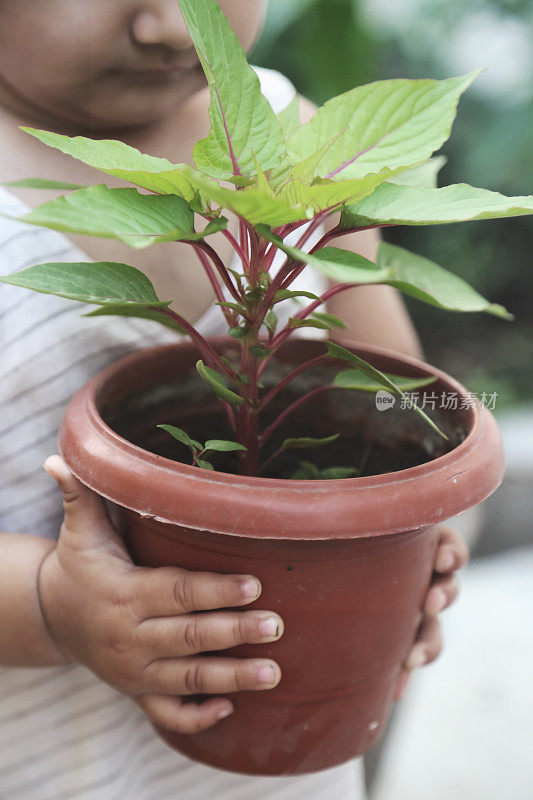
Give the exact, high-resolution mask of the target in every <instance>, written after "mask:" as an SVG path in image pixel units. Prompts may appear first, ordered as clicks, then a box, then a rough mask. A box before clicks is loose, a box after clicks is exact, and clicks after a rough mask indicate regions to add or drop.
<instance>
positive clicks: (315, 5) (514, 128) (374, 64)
mask: <svg viewBox="0 0 533 800" xmlns="http://www.w3.org/2000/svg"><path fill="white" fill-rule="evenodd" d="M485 31H487V34H486V35H487V42H488V39H489V37H492V46H493V47H494V42H496V45H497V46H498V45H499V44H500V42H499V38H498V37H499V33H498V32H499V31H501V37H500V38H501V40H502V46H503V45H505V46H506V47H507V56H508V59H509V60H510V61H512V59H513V53H512V49H513V40H512V39H511V40H510V41H507V42H504V37H506V36H507V37H509V36H514V37H515V39H516V47H515V50H516V52H515V53H514V56H515V58H518V57H519V56H518V55H517V53H518V52H519V51H520V47H519V46H520V44H521V43H523V42H524V41H525V42H527V41H529V44H530V45H531V42H533V3H532V2H531V0H434V2H431V3H428V2H424V0H408V2H405V3H404V4H398V3H397V0H290V2H287V0H270V3H269V9H268V17H267V24H266V26H265V31H264V33H263V36H262V38H261V40H260V42H259V43H258V44H257V46H256V49H255V51H254V53H253V54H252V61H253V63H256V64H259V65H261V66H266V67H271V68H273V69H278V70H280V71H281V72H283V73H284V74H285V75H287V76H288V77H289V78H290V79H291V80H292V81H293V83H294V84H295V86H296V87H297V88H298V90H299V91H300V92H301V93H302V94H304V95H306V96H307V97H309V98H310V99H311V100H313V101H315V102H316V103H323V102H324V101H325V100H327V99H328V98H329V97H331V96H333V95H335V94H339V93H340V92H342V91H347V90H349V89H351V88H353V87H354V86H356V85H359V84H362V83H367V82H369V81H372V80H378V79H382V78H390V77H411V78H419V77H428V76H430V77H435V78H442V77H447V76H449V75H453V74H459V73H461V72H466V71H468V70H469V69H472V68H475V66H479V65H480V63H481V65H483V61H484V60H485V57H486V55H487V52H484V48H482V51H481V52H470V51H471V50H475V47H476V46H477V47H479V44H480V38H479V37H480V36H481V45H483V37H484V35H485ZM470 34H471V36H472V37H474V38H472V39H471V41H470V40H469V35H470ZM476 36H477V39H476V38H475V37H476ZM486 49H487V51H488V50H489V49H490V48H489V43H487V48H486ZM502 53H503V55H502ZM505 53H506V50H505V47H504V49H503V50H502V51H498V52H497V54H496V55H493V59H492V61H493V63H491V64H489V67H490V68H489V70H488V72H487V75H486V78H490V79H492V81H493V84H494V85H491V83H490V80H489V81H488V80H486V79H485V78H484V79H482V80H481V81H480V82H479V84H480V86H479V88H478V89H476V88H475V87H474V89H471V90H470V91H469V92H468V93H467V94H466V96H465V97H464V99H463V100H462V101H461V105H460V109H459V117H458V120H457V122H456V124H455V127H454V131H453V134H452V138H451V140H450V142H448V143H447V144H446V145H445V148H444V152H445V154H446V156H447V157H448V163H447V165H446V167H445V168H444V169H443V171H442V174H441V184H449V183H460V182H462V181H466V182H467V183H471V184H472V185H474V186H483V187H485V188H489V189H494V190H497V191H501V192H503V193H504V194H513V195H520V194H530V193H531V192H532V186H531V175H532V173H533V137H532V135H531V132H532V130H533V103H532V87H533V58H530V59H529V61H528V60H527V59H521V60H520V62H519V79H518V80H517V79H516V78H512V79H511V80H509V79H507V83H506V82H505V80H504V79H505V77H506V76H508V75H509V74H511V76H513V75H514V74H515V73H513V71H512V69H511V72H510V73H509V69H507V71H506V69H505V67H506V64H505V63H504V62H502V58H505ZM532 53H533V47H532ZM500 67H501V70H500ZM511 67H512V64H511ZM499 72H501V74H500V76H499V77H500V78H501V80H500V82H499V83H498V80H497V79H498V73H499ZM515 72H516V68H515ZM494 79H496V80H494ZM483 80H485V82H484V83H483ZM531 233H532V224H531V218H527V217H523V218H516V219H511V220H507V221H494V222H478V223H471V224H463V225H449V226H446V227H439V228H422V227H421V228H410V229H409V228H403V229H391V230H390V231H387V232H386V234H385V235H386V238H387V239H389V240H390V241H393V242H395V243H397V244H400V245H402V246H403V247H407V248H409V249H411V250H414V251H415V252H418V253H420V254H422V255H425V256H427V257H428V258H431V259H434V260H435V261H437V262H438V263H441V264H442V265H443V266H445V267H447V268H448V269H452V270H453V271H454V272H456V273H457V274H459V275H462V276H463V277H464V278H465V279H466V280H468V281H470V282H471V283H472V284H473V285H474V286H476V288H478V289H480V290H482V291H483V294H485V296H487V297H489V298H490V299H491V300H493V301H494V302H498V303H502V304H503V305H505V306H506V307H507V308H509V309H510V310H511V311H512V312H513V313H514V314H515V315H516V317H517V319H516V322H514V323H505V322H501V321H499V320H495V319H493V318H490V317H488V316H484V315H470V314H465V315H460V314H447V313H445V312H440V311H438V310H436V309H429V308H428V307H426V306H424V305H423V304H420V303H416V301H413V302H409V308H410V311H411V313H412V315H413V317H414V319H415V323H416V325H417V327H418V329H419V331H420V333H421V336H422V339H423V343H424V347H425V350H426V353H427V357H428V359H429V360H431V361H432V362H433V363H436V364H438V365H439V366H441V367H443V368H444V369H446V370H448V371H450V372H451V373H453V374H454V375H455V376H456V377H458V378H459V379H460V380H463V381H464V382H465V383H466V385H467V386H468V387H469V388H470V389H471V390H472V391H480V392H481V391H487V392H493V391H497V392H498V393H499V400H498V408H499V409H501V408H502V407H505V405H514V404H516V403H523V402H527V401H531V400H533V365H532V363H531V361H532V359H531V352H532V348H531V342H532V341H533V314H532V313H531V308H532V297H533V291H532V290H533V270H532V269H531V267H532V257H531Z"/></svg>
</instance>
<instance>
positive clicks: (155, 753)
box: [0, 70, 363, 800]
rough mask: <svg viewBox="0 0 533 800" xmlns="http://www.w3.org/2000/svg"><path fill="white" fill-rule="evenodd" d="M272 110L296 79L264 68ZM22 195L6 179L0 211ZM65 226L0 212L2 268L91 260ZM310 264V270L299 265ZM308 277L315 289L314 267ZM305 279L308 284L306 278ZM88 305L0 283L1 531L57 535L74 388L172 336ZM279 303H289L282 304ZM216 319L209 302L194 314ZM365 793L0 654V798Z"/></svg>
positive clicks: (317, 798)
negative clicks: (233, 756) (222, 764)
mask: <svg viewBox="0 0 533 800" xmlns="http://www.w3.org/2000/svg"><path fill="white" fill-rule="evenodd" d="M260 77H261V79H262V83H263V91H264V92H265V94H267V96H268V97H269V99H270V101H271V102H272V103H273V105H274V107H275V108H276V109H277V110H280V109H281V108H283V107H284V106H285V105H287V104H288V102H290V100H291V99H292V97H293V95H294V88H293V87H292V85H291V84H290V83H289V82H288V81H287V80H286V79H285V78H283V76H281V75H279V73H273V72H270V71H266V70H261V71H260ZM25 211H27V208H26V207H25V206H24V204H23V203H22V202H21V201H20V200H19V199H18V198H16V197H14V196H13V195H11V194H9V193H8V192H6V191H5V190H4V189H2V188H0V212H1V213H3V214H7V215H14V216H16V215H20V214H21V213H24V212H25ZM89 260H90V259H88V257H87V256H86V254H85V253H83V252H82V251H80V250H79V249H78V248H77V247H75V246H74V245H73V244H72V243H71V242H70V241H69V240H68V239H67V238H66V237H65V236H63V235H61V234H58V233H55V232H52V231H48V230H41V229H38V228H33V227H30V226H26V225H22V224H20V223H18V222H15V221H13V220H9V219H5V218H0V273H1V274H7V273H12V272H15V271H19V270H22V269H25V268H27V267H29V266H32V265H33V264H37V263H43V262H47V261H74V262H78V261H89ZM304 275H305V273H304ZM304 280H305V284H300V285H301V286H303V285H305V288H306V289H307V290H310V291H315V292H320V290H321V288H322V289H323V286H321V281H320V278H318V276H313V275H307V276H306V278H305V279H304ZM310 281H311V283H310ZM83 312H84V308H83V306H81V305H80V304H78V303H74V302H71V301H68V300H64V299H61V298H56V297H53V296H51V295H42V294H35V293H30V292H26V291H24V290H21V289H19V288H17V287H14V286H9V285H3V286H2V287H1V289H0V346H1V354H2V355H1V360H0V410H1V413H0V464H1V471H0V530H3V531H14V532H28V533H33V534H39V535H42V536H48V537H52V538H55V537H57V534H58V531H59V528H60V525H61V520H62V505H61V499H60V496H59V493H58V490H57V487H56V485H55V484H54V483H53V482H52V481H50V478H49V477H48V476H47V475H46V473H44V471H43V469H42V464H43V462H44V460H45V459H46V458H47V456H49V455H50V454H51V453H54V452H56V450H57V445H56V437H57V431H58V428H59V425H60V422H61V419H62V416H63V414H64V411H65V408H66V406H67V404H68V401H69V399H70V398H71V396H72V395H73V394H74V393H75V392H76V391H77V390H78V389H79V388H80V386H82V385H83V384H84V383H85V382H86V381H87V380H89V379H90V378H91V377H92V376H93V375H95V374H96V373H97V372H99V371H100V370H101V369H103V368H104V367H106V366H107V365H108V364H110V363H112V362H113V361H116V360H117V359H119V358H121V357H122V356H124V355H126V354H127V353H129V352H131V351H132V350H134V349H137V348H139V347H145V346H150V345H154V344H164V343H168V342H174V341H176V336H175V334H173V333H171V332H170V331H167V330H165V329H164V328H160V327H158V326H157V325H154V324H153V323H150V322H148V321H144V320H134V319H123V318H107V317H99V318H94V319H85V318H83V317H82V316H81V315H82V314H83ZM287 313H289V312H288V311H287ZM198 327H199V329H200V330H201V331H202V333H204V334H205V335H214V334H217V333H221V332H223V330H224V320H223V317H222V314H221V313H220V310H219V309H218V308H217V307H212V308H211V309H210V310H209V311H208V312H207V314H206V315H204V317H203V318H202V320H201V321H200V323H199V324H198ZM206 796H208V797H213V798H216V799H217V800H250V798H252V797H253V798H254V800H262V799H263V798H264V800H301V798H306V800H360V798H361V797H363V789H362V770H361V768H360V766H359V764H358V763H351V764H348V765H344V766H341V767H336V768H334V769H332V770H327V771H325V772H322V773H318V774H315V775H308V776H302V777H295V778H253V777H243V776H238V775H232V774H230V773H224V772H221V771H218V770H214V769H210V768H208V767H205V766H202V765H199V764H195V763H193V762H192V761H190V760H189V759H187V758H185V757H183V756H181V755H179V754H178V753H175V752H173V751H171V750H169V749H168V748H167V746H166V745H165V744H163V742H162V741H161V740H160V739H159V738H158V737H157V736H156V735H155V733H154V731H153V729H152V727H151V725H150V723H149V722H148V720H147V719H146V717H145V716H144V714H143V713H142V712H141V710H140V709H139V708H138V707H137V706H136V705H135V704H134V703H133V702H132V701H131V700H130V699H129V698H127V697H125V696H123V695H121V694H120V693H118V692H116V691H115V690H114V689H112V688H111V687H109V686H107V685H105V684H103V683H102V682H100V681H99V680H98V679H97V678H96V677H95V676H94V675H93V674H92V673H91V672H89V671H88V670H86V669H85V668H83V667H80V666H76V665H73V666H68V667H60V668H52V669H14V668H2V667H0V800H8V798H9V800H13V799H14V798H16V800H178V798H179V800H200V798H204V797H206Z"/></svg>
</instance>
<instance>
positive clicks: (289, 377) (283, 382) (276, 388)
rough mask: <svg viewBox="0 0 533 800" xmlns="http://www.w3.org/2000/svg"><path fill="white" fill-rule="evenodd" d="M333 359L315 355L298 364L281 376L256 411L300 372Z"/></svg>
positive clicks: (263, 406)
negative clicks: (283, 376)
mask: <svg viewBox="0 0 533 800" xmlns="http://www.w3.org/2000/svg"><path fill="white" fill-rule="evenodd" d="M332 360H333V359H332V358H331V357H330V356H328V355H322V356H317V357H316V358H312V359H310V360H309V361H306V362H305V363H304V364H300V366H298V367H295V369H293V370H292V372H290V373H289V374H288V375H286V376H285V378H283V380H281V381H280V382H279V383H278V384H276V386H274V387H273V388H272V389H271V390H270V391H269V392H268V393H267V394H266V395H265V396H264V397H263V399H262V400H261V402H260V404H259V407H258V409H257V410H258V411H263V409H265V408H266V407H267V406H268V405H269V403H270V402H271V401H272V400H273V399H274V398H275V397H276V396H277V395H278V394H279V393H280V392H281V391H282V389H285V387H286V386H288V385H289V383H292V381H293V380H294V379H295V378H297V377H298V375H302V373H304V372H307V370H308V369H312V368H313V367H318V366H320V365H321V364H326V363H327V362H328V361H332Z"/></svg>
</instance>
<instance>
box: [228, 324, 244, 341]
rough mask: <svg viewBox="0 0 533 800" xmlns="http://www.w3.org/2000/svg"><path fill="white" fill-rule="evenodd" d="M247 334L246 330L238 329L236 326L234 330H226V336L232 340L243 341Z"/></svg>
mask: <svg viewBox="0 0 533 800" xmlns="http://www.w3.org/2000/svg"><path fill="white" fill-rule="evenodd" d="M247 333H248V331H247V329H246V328H240V327H238V326H237V327H235V328H229V330H228V334H229V335H230V336H231V337H232V339H244V337H245V336H246V334H247Z"/></svg>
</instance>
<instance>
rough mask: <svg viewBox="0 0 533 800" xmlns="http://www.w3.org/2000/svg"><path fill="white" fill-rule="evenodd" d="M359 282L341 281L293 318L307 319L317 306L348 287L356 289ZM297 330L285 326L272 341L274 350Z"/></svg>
mask: <svg viewBox="0 0 533 800" xmlns="http://www.w3.org/2000/svg"><path fill="white" fill-rule="evenodd" d="M357 286H359V284H357V283H339V284H338V285H337V286H332V287H331V289H328V290H327V292H324V294H323V295H322V296H321V297H320V300H314V301H313V302H312V303H311V304H310V305H308V306H307V307H306V308H304V309H303V310H302V311H299V312H298V313H297V314H296V315H295V316H294V317H293V319H306V317H308V316H309V314H312V313H313V311H316V309H317V308H320V306H322V305H324V303H327V301H328V300H331V298H332V297H335V295H337V294H340V293H341V292H345V291H347V290H348V289H355V288H356V287H357ZM294 330H296V329H295V328H289V327H288V326H287V327H285V328H284V329H283V330H282V331H280V332H279V333H278V335H277V336H276V337H275V338H274V340H273V342H272V348H271V349H272V352H275V351H276V350H277V349H278V348H279V347H281V345H282V344H283V342H285V341H286V340H287V339H288V338H289V336H290V335H291V334H292V333H293V332H294Z"/></svg>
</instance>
